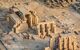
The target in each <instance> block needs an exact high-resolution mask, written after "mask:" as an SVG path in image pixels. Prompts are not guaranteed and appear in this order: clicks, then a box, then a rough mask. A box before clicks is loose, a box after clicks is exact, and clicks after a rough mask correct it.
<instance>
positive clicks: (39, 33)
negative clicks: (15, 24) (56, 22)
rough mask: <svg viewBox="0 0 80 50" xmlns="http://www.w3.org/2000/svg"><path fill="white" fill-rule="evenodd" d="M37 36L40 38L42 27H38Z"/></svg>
mask: <svg viewBox="0 0 80 50" xmlns="http://www.w3.org/2000/svg"><path fill="white" fill-rule="evenodd" d="M37 34H38V36H39V37H40V36H41V32H40V25H37Z"/></svg>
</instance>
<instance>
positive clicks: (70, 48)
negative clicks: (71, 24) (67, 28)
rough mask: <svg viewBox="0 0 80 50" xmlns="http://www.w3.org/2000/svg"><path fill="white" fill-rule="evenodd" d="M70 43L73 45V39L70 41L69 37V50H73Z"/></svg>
mask: <svg viewBox="0 0 80 50" xmlns="http://www.w3.org/2000/svg"><path fill="white" fill-rule="evenodd" d="M72 43H73V39H72V37H71V36H69V50H73V45H72Z"/></svg>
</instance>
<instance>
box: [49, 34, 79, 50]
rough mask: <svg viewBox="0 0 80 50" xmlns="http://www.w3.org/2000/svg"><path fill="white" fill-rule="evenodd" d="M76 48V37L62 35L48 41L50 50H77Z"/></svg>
mask: <svg viewBox="0 0 80 50" xmlns="http://www.w3.org/2000/svg"><path fill="white" fill-rule="evenodd" d="M77 46H78V44H77V39H76V36H74V35H71V36H70V35H68V36H64V35H62V36H61V37H59V36H58V35H55V36H54V37H53V38H51V39H50V46H49V48H50V49H51V50H57V49H58V50H77V49H78V48H77Z"/></svg>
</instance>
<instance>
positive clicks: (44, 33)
mask: <svg viewBox="0 0 80 50" xmlns="http://www.w3.org/2000/svg"><path fill="white" fill-rule="evenodd" d="M42 29H43V38H45V36H46V32H45V24H42Z"/></svg>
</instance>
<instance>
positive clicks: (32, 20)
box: [25, 14, 38, 27]
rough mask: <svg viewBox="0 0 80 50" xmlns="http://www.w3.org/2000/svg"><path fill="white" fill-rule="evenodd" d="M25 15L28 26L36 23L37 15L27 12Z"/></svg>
mask: <svg viewBox="0 0 80 50" xmlns="http://www.w3.org/2000/svg"><path fill="white" fill-rule="evenodd" d="M25 17H26V18H27V23H28V26H29V27H32V26H34V25H37V24H38V17H37V16H34V15H32V14H28V15H25Z"/></svg>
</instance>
